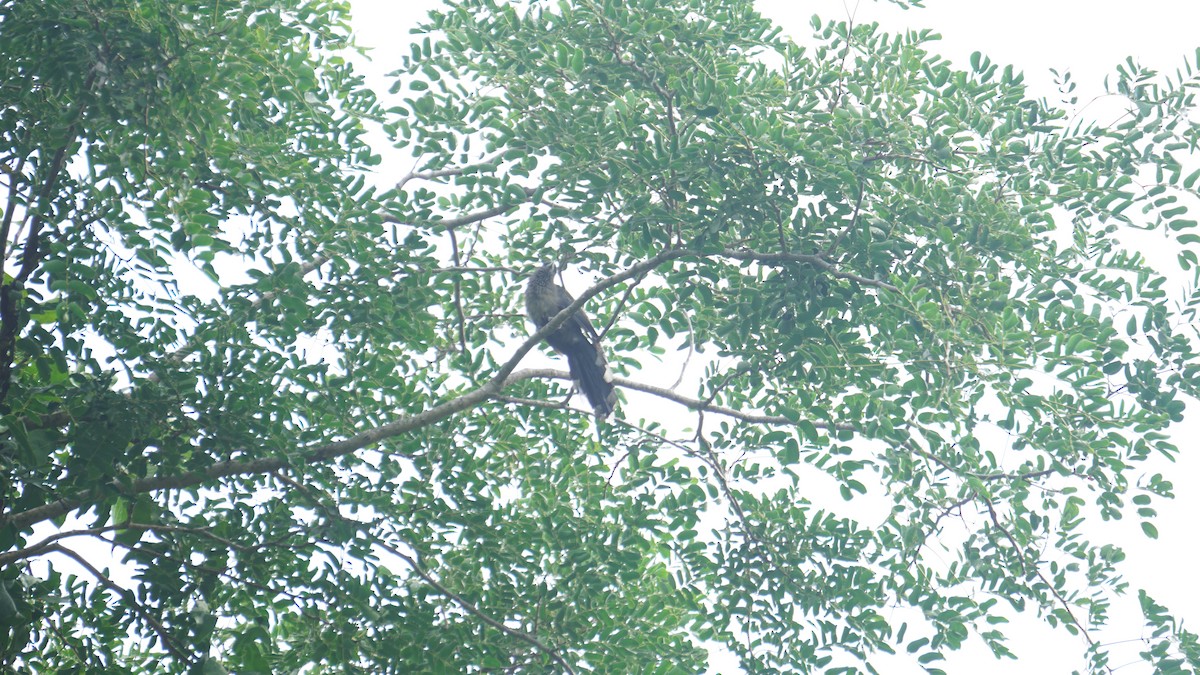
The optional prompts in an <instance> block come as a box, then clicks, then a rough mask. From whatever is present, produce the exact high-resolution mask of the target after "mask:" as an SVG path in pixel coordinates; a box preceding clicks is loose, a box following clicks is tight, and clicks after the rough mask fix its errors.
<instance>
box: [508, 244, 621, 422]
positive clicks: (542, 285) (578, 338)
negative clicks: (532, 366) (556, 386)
mask: <svg viewBox="0 0 1200 675" xmlns="http://www.w3.org/2000/svg"><path fill="white" fill-rule="evenodd" d="M556 271H557V270H556V268H555V266H554V263H547V264H546V265H543V266H542V267H541V268H539V269H538V271H536V272H534V273H533V276H531V277H529V285H528V286H526V288H525V311H526V312H527V313H528V314H529V319H530V320H531V321H533V323H534V325H536V326H537V327H538V329H539V330H540V329H541V328H542V327H543V326H545V325H546V324H547V323H550V320H551V319H553V318H554V317H555V315H557V314H558V313H559V312H561V311H562V310H564V309H566V308H567V307H568V306H569V305H570V304H571V303H572V302H575V298H572V297H571V294H570V293H568V292H567V291H566V289H564V288H563V287H562V286H559V285H558V284H556V283H554V273H555V272H556ZM546 342H549V343H550V346H551V347H553V348H554V351H556V352H558V353H559V354H562V355H563V356H566V357H567V366H568V367H569V368H570V370H571V379H573V380H575V386H576V387H578V388H579V390H580V391H582V392H583V394H584V396H587V400H588V403H591V404H592V410H594V411H595V413H596V417H599V418H603V417H606V416H608V414H609V413H611V412H612V411H613V407H614V406H615V405H616V403H617V393H616V391H614V390H613V385H612V382H611V381H610V380H611V376H610V375H609V373H608V365H607V362H606V361H605V359H604V349H603V348H601V346H600V336H599V335H598V334H597V333H596V329H595V328H593V327H592V322H591V321H588V318H587V315H586V314H584V313H583V310H578V311H576V312H575V313H574V314H572V315H571V316H570V317H569V318H568V319H567V320H566V321H565V322H563V324H562V325H560V326H559V327H558V328H557V329H555V330H554V331H553V332H551V333H550V334H549V335H547V336H546Z"/></svg>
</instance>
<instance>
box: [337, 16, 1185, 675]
mask: <svg viewBox="0 0 1200 675" xmlns="http://www.w3.org/2000/svg"><path fill="white" fill-rule="evenodd" d="M437 4H438V3H435V2H433V1H432V0H400V1H395V0H352V7H353V9H354V12H355V22H354V23H355V29H356V32H357V33H358V40H359V43H360V44H361V45H363V46H367V47H371V48H373V50H374V51H373V58H374V61H375V63H374V67H375V70H374V73H373V77H372V82H376V83H382V84H383V87H382V88H381V92H382V91H383V90H385V88H386V86H387V84H390V82H388V81H387V80H386V79H385V78H384V77H383V74H384V73H386V72H388V71H389V70H392V69H394V68H395V67H396V66H397V65H398V63H399V56H400V55H402V54H406V53H408V46H407V45H408V41H409V30H410V29H411V27H412V26H413V25H414V24H415V23H416V22H418V21H419V20H420V19H422V18H423V17H424V16H425V14H426V12H427V11H428V10H429V9H430V8H432V7H435V6H437ZM925 4H926V8H924V9H917V10H908V11H903V10H899V9H897V8H895V7H894V6H892V5H890V4H887V3H883V2H871V1H869V0H867V1H863V2H859V3H855V2H853V0H848V2H846V3H843V2H841V1H840V0H811V1H808V2H803V1H798V0H759V3H758V6H759V8H760V10H761V11H762V12H763V13H764V14H766V15H767V16H769V17H771V18H772V19H774V20H775V21H776V22H777V23H779V25H780V26H782V28H783V29H784V32H785V33H786V34H788V35H790V36H791V37H792V38H793V39H795V40H796V41H797V42H800V43H805V42H807V41H808V40H809V35H810V33H811V30H810V26H809V19H810V17H811V16H812V15H813V14H817V15H819V16H821V17H822V19H823V20H825V21H829V20H837V19H845V18H847V17H848V16H850V15H851V14H853V16H854V20H855V22H856V23H865V22H872V21H877V22H879V23H880V24H881V25H882V26H883V28H884V29H885V30H887V31H889V32H897V31H902V30H905V29H909V28H930V29H933V30H934V31H935V32H938V33H940V34H941V35H942V38H943V39H942V41H941V42H940V43H935V44H934V45H931V46H930V49H931V51H938V52H939V53H940V54H941V55H942V56H945V57H947V58H949V59H950V60H951V61H953V62H954V63H955V64H956V65H958V66H960V67H963V68H965V67H967V62H968V57H969V55H970V54H971V53H972V52H974V51H982V52H983V53H984V54H986V55H987V56H989V57H990V58H991V59H992V61H993V62H995V63H998V64H1000V65H1001V66H1003V65H1005V64H1010V63H1011V64H1013V65H1014V66H1015V67H1016V68H1017V69H1018V70H1021V71H1023V72H1024V73H1025V75H1026V83H1027V85H1028V86H1029V88H1030V93H1031V95H1032V96H1034V97H1043V96H1044V97H1047V98H1049V99H1050V100H1052V101H1057V100H1058V97H1057V92H1056V90H1055V87H1054V85H1053V80H1052V77H1051V75H1050V73H1049V69H1050V68H1057V69H1059V70H1060V71H1062V70H1064V69H1068V70H1070V71H1071V73H1072V75H1073V79H1074V80H1075V82H1076V83H1077V85H1078V89H1077V90H1076V93H1077V94H1078V96H1079V100H1080V103H1081V105H1082V104H1085V103H1087V102H1088V101H1089V100H1091V99H1092V98H1093V97H1096V96H1099V95H1100V94H1102V93H1103V79H1104V77H1105V76H1106V75H1108V74H1110V73H1114V72H1115V67H1116V65H1117V64H1119V63H1121V62H1122V61H1124V59H1125V57H1127V56H1134V57H1135V59H1136V60H1137V61H1138V62H1140V63H1141V64H1142V65H1144V66H1147V67H1150V68H1154V69H1156V70H1158V71H1159V72H1160V73H1161V74H1172V75H1173V74H1174V72H1175V71H1176V69H1179V68H1182V66H1183V62H1184V59H1185V58H1189V59H1192V62H1193V63H1195V58H1196V57H1195V54H1196V49H1197V48H1200V0H1139V1H1138V2H1132V1H1129V0H1091V1H1088V0H1040V1H1038V0H1003V1H1000V0H994V1H992V2H983V1H982V0H927V2H926V3H925ZM375 78H379V79H375ZM1105 104H1106V102H1105V101H1104V100H1100V101H1098V102H1097V103H1096V104H1095V106H1094V107H1093V108H1092V109H1091V112H1095V111H1096V109H1097V108H1101V107H1102V106H1104V105H1105ZM388 166H389V164H388V163H386V162H385V164H384V167H385V170H386V167H388ZM395 166H397V170H398V171H400V170H401V169H400V168H399V166H398V165H395ZM404 168H407V167H404ZM388 182H389V181H388V180H386V177H385V180H383V181H381V183H388ZM1171 257H1172V258H1173V257H1174V256H1171ZM672 412H676V413H677V411H672ZM1185 414H1186V415H1187V416H1188V418H1189V419H1188V421H1187V422H1186V423H1185V426H1184V429H1186V430H1187V431H1183V430H1182V429H1181V433H1177V434H1176V443H1177V444H1178V445H1179V447H1180V450H1181V457H1180V460H1179V462H1177V463H1175V464H1171V463H1169V462H1166V461H1159V462H1157V463H1156V464H1155V468H1154V469H1153V470H1150V471H1148V473H1153V472H1154V471H1161V472H1162V473H1163V474H1164V475H1166V476H1167V478H1168V479H1170V480H1172V481H1173V482H1174V483H1175V487H1176V494H1177V495H1178V497H1177V498H1176V499H1175V500H1174V501H1172V502H1162V501H1160V500H1156V501H1155V504H1154V506H1155V507H1156V508H1158V510H1159V514H1160V516H1159V518H1158V520H1157V521H1156V524H1157V526H1158V529H1159V533H1160V538H1159V539H1158V540H1157V541H1155V540H1149V539H1146V538H1145V537H1144V536H1143V535H1142V533H1141V530H1140V528H1139V526H1138V520H1137V519H1136V518H1134V517H1128V518H1126V520H1124V521H1121V522H1117V523H1103V524H1099V526H1097V527H1093V528H1091V529H1089V530H1088V536H1089V537H1090V538H1092V539H1093V540H1098V541H1112V542H1113V543H1117V544H1119V545H1121V546H1122V547H1123V548H1124V549H1125V551H1126V554H1127V555H1128V558H1127V560H1126V562H1125V565H1124V567H1123V570H1124V571H1125V573H1126V579H1127V580H1128V581H1129V582H1130V585H1131V592H1130V594H1129V597H1128V598H1127V600H1126V603H1125V604H1123V605H1114V606H1113V607H1112V609H1111V610H1110V617H1111V619H1112V624H1113V625H1112V626H1111V628H1109V629H1108V630H1106V631H1104V632H1102V633H1099V634H1096V635H1094V636H1093V637H1097V638H1098V639H1099V640H1100V641H1101V642H1105V643H1118V642H1123V641H1129V642H1124V643H1123V644H1120V645H1117V646H1114V647H1113V648H1112V655H1113V656H1112V658H1111V661H1110V663H1111V667H1112V668H1113V669H1114V671H1115V672H1117V673H1120V674H1121V675H1135V674H1137V675H1141V674H1144V673H1149V672H1150V669H1149V667H1147V666H1146V665H1144V664H1142V663H1141V662H1140V660H1139V659H1138V657H1137V652H1138V651H1139V650H1140V649H1142V648H1144V645H1143V643H1141V642H1140V640H1139V638H1141V637H1142V636H1143V633H1142V629H1141V614H1140V611H1139V609H1138V606H1137V601H1136V593H1137V592H1136V589H1137V588H1145V589H1146V590H1147V591H1149V592H1150V594H1151V595H1152V596H1153V597H1154V598H1155V599H1156V600H1158V601H1159V602H1162V603H1165V604H1167V605H1168V607H1169V609H1170V610H1171V611H1172V612H1173V613H1174V615H1175V616H1176V618H1177V619H1183V620H1184V621H1183V623H1184V626H1185V627H1186V628H1190V629H1191V630H1193V631H1196V630H1198V629H1200V626H1198V624H1200V584H1196V583H1195V582H1194V577H1195V571H1196V568H1197V565H1196V563H1195V560H1196V551H1195V550H1194V549H1193V547H1192V542H1193V541H1194V540H1195V539H1196V537H1195V532H1196V529H1197V527H1196V524H1195V522H1194V520H1195V517H1196V515H1197V514H1200V495H1198V494H1197V492H1196V491H1192V490H1189V487H1190V486H1193V485H1195V484H1196V483H1197V482H1200V456H1198V455H1197V452H1196V450H1197V448H1196V443H1195V441H1194V440H1193V439H1195V438H1197V437H1200V406H1198V405H1195V403H1194V402H1193V404H1192V405H1190V406H1189V408H1188V410H1187V411H1186V413H1185ZM1134 475H1135V476H1136V475H1141V473H1140V472H1139V473H1138V474H1134ZM1002 629H1004V630H1005V632H1006V633H1007V634H1008V635H1009V638H1010V640H1009V647H1010V648H1011V649H1012V650H1013V651H1014V652H1016V653H1017V654H1018V655H1019V656H1021V657H1022V658H1021V660H1020V661H1019V662H1018V663H1016V664H1014V663H1013V662H1012V661H997V660H995V659H993V658H992V656H991V654H990V652H989V651H988V650H987V649H986V647H984V646H983V644H982V642H980V641H977V640H976V641H974V642H973V644H972V646H971V647H970V648H968V649H965V650H963V651H961V652H958V653H956V654H954V655H953V656H952V657H951V659H950V660H949V661H947V662H944V663H935V664H931V665H933V666H935V667H941V668H942V669H944V670H946V671H947V672H949V673H962V672H970V673H972V675H988V674H992V673H995V674H997V675H998V674H1000V673H1011V672H1014V670H1016V669H1018V668H1020V669H1022V670H1025V671H1028V672H1030V673H1039V674H1040V673H1047V674H1055V673H1069V672H1071V671H1073V670H1082V669H1083V667H1084V662H1083V660H1082V658H1080V657H1081V654H1082V653H1083V650H1084V648H1085V645H1084V642H1083V640H1082V638H1077V637H1073V636H1071V635H1069V634H1068V633H1067V632H1066V631H1065V630H1062V629H1061V628H1060V629H1057V630H1053V629H1051V628H1049V626H1047V625H1046V624H1044V623H1041V622H1040V621H1036V620H1034V621H1029V622H1024V621H1014V622H1013V623H1012V624H1009V625H1008V626H1006V627H1002ZM900 651H901V654H904V652H903V649H901V650H900ZM722 663H724V661H722V660H720V659H719V658H718V659H716V660H714V672H718V671H723V672H728V670H726V668H725V667H723V666H722ZM1128 663H1132V664H1133V665H1128V666H1126V667H1121V666H1125V664H1128ZM880 664H886V666H885V668H886V672H888V673H889V675H893V674H894V675H905V674H906V673H920V672H924V671H923V669H920V668H917V667H916V664H915V660H914V659H913V658H912V657H910V656H908V655H905V657H904V658H901V659H898V660H897V662H894V663H888V662H884V661H880Z"/></svg>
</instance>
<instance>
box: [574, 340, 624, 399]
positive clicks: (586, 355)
mask: <svg viewBox="0 0 1200 675" xmlns="http://www.w3.org/2000/svg"><path fill="white" fill-rule="evenodd" d="M567 366H568V367H569V368H570V369H571V378H572V379H574V380H575V384H576V385H577V386H578V387H579V389H580V390H582V391H583V394H584V396H587V400H588V403H590V404H592V410H594V411H595V413H596V417H607V416H608V414H609V413H611V412H612V411H613V407H615V406H616V404H617V392H616V391H614V390H613V386H612V382H609V381H608V376H607V372H608V366H607V364H606V363H605V361H604V355H603V354H602V353H600V351H599V350H598V349H597V348H596V347H595V346H594V345H591V344H589V343H586V342H583V343H579V344H576V345H575V346H574V347H573V348H572V349H571V351H569V352H568V353H567Z"/></svg>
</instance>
